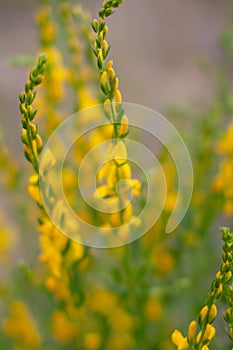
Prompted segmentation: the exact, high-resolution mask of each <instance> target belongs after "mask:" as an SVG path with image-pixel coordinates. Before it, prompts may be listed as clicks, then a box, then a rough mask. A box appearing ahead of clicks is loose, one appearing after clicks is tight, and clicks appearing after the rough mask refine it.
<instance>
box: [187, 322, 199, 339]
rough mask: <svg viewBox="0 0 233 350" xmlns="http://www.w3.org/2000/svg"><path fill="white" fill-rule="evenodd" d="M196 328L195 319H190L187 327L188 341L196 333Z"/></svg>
mask: <svg viewBox="0 0 233 350" xmlns="http://www.w3.org/2000/svg"><path fill="white" fill-rule="evenodd" d="M196 330H197V323H196V321H192V322H190V324H189V328H188V339H189V341H192V340H193V339H194V337H195V334H196Z"/></svg>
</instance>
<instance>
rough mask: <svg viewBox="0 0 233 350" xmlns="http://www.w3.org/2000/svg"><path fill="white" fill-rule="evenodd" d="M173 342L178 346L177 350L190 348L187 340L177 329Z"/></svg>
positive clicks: (173, 334) (173, 335)
mask: <svg viewBox="0 0 233 350" xmlns="http://www.w3.org/2000/svg"><path fill="white" fill-rule="evenodd" d="M172 342H173V344H175V345H176V346H177V350H186V349H188V347H189V344H188V341H187V338H185V337H184V336H183V334H182V333H181V332H180V331H178V330H177V329H176V330H175V331H174V332H173V333H172Z"/></svg>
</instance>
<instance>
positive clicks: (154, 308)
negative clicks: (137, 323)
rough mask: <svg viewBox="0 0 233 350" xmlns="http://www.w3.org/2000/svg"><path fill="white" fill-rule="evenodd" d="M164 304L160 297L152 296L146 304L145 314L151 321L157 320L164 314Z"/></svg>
mask: <svg viewBox="0 0 233 350" xmlns="http://www.w3.org/2000/svg"><path fill="white" fill-rule="evenodd" d="M162 311H163V309H162V305H161V301H160V300H159V299H158V298H155V297H150V298H149V299H148V300H147V302H146V305H145V316H146V318H147V319H148V320H149V321H150V322H154V321H157V320H158V319H160V317H161V316H162Z"/></svg>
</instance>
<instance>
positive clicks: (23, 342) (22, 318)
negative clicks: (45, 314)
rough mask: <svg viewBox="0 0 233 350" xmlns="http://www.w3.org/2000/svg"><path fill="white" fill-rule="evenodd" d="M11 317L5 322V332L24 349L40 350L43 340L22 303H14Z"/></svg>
mask: <svg viewBox="0 0 233 350" xmlns="http://www.w3.org/2000/svg"><path fill="white" fill-rule="evenodd" d="M10 309H11V311H10V316H9V317H8V319H6V320H5V322H4V325H3V327H4V331H5V333H6V334H8V335H10V336H11V337H12V338H13V339H15V341H17V344H19V346H20V347H22V348H23V349H38V348H39V346H40V344H41V338H40V335H39V333H38V330H37V327H36V325H35V323H34V320H33V319H32V316H31V315H30V313H29V311H28V309H27V307H26V305H25V304H23V303H22V302H21V301H14V302H13V303H12V304H11V307H10Z"/></svg>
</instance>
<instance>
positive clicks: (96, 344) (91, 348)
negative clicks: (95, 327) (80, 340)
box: [84, 332, 101, 350]
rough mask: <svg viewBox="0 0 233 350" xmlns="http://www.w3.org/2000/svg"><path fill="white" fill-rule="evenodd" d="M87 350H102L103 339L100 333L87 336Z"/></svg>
mask: <svg viewBox="0 0 233 350" xmlns="http://www.w3.org/2000/svg"><path fill="white" fill-rule="evenodd" d="M84 344H85V349H87V350H96V349H99V348H100V345H101V337H100V335H99V334H98V333H95V332H91V333H87V334H86V335H85V340H84Z"/></svg>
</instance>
